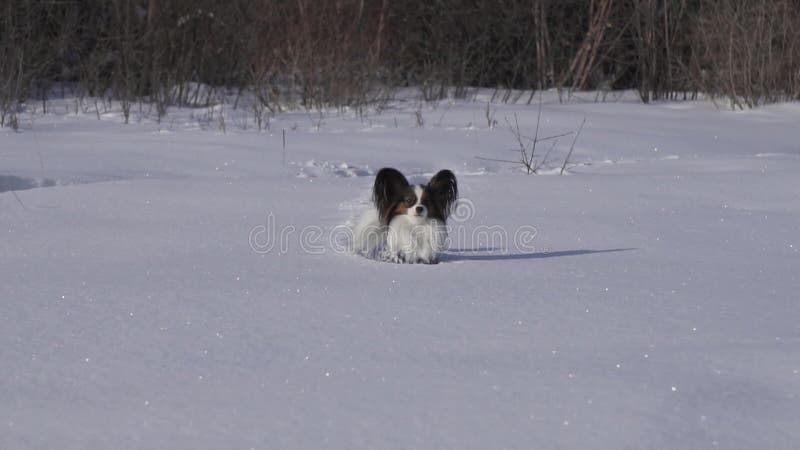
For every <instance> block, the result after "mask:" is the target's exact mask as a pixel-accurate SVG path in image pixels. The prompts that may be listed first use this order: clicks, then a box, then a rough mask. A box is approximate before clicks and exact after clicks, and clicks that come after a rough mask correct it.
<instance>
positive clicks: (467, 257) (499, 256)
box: [439, 248, 636, 262]
mask: <svg viewBox="0 0 800 450" xmlns="http://www.w3.org/2000/svg"><path fill="white" fill-rule="evenodd" d="M631 250H636V249H635V248H610V249H604V250H589V249H580V250H562V251H558V252H537V253H500V252H502V249H496V248H480V249H469V248H456V249H450V250H448V251H447V252H445V253H443V254H441V255H439V260H440V261H441V262H455V261H515V260H523V259H545V258H561V257H564V256H581V255H594V254H597V253H616V252H628V251H631Z"/></svg>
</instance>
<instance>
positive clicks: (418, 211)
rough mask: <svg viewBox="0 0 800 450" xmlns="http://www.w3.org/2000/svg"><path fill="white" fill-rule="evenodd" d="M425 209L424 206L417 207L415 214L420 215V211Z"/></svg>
mask: <svg viewBox="0 0 800 450" xmlns="http://www.w3.org/2000/svg"><path fill="white" fill-rule="evenodd" d="M424 209H425V207H424V206H417V214H422V211H423V210H424Z"/></svg>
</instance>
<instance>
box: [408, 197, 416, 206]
mask: <svg viewBox="0 0 800 450" xmlns="http://www.w3.org/2000/svg"><path fill="white" fill-rule="evenodd" d="M414 200H415V199H413V198H411V197H406V206H414Z"/></svg>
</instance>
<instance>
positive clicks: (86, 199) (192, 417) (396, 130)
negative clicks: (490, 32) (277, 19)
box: [0, 97, 800, 450]
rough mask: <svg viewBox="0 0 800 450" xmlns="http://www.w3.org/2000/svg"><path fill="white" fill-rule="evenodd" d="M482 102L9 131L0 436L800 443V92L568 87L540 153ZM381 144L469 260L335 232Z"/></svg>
mask: <svg viewBox="0 0 800 450" xmlns="http://www.w3.org/2000/svg"><path fill="white" fill-rule="evenodd" d="M483 100H484V98H483V97H479V98H478V99H477V100H475V101H468V102H455V103H452V102H441V103H439V104H438V105H424V106H423V107H422V108H421V109H419V110H418V109H417V105H415V104H414V102H411V101H405V102H396V103H393V104H392V107H391V108H389V109H387V110H384V111H382V112H380V113H377V112H375V111H372V112H370V113H369V114H368V115H366V116H365V117H361V118H359V117H358V116H357V115H356V114H354V113H353V112H352V111H344V112H338V113H337V112H335V111H331V112H328V113H326V114H323V115H319V114H318V113H306V112H294V113H284V114H280V115H278V116H277V117H275V118H274V119H273V120H272V123H271V131H270V132H258V131H257V130H255V129H254V128H253V127H254V125H253V123H252V118H250V119H249V120H250V121H251V122H247V120H248V119H247V117H245V113H244V112H241V111H233V110H230V109H228V110H226V111H225V113H224V114H226V116H225V117H226V120H227V123H226V127H225V128H226V132H225V133H222V132H221V122H220V120H219V114H220V113H221V110H220V111H217V112H216V114H217V116H216V118H214V117H211V113H212V111H210V110H209V109H208V108H198V109H195V110H187V109H183V110H173V111H171V112H170V114H169V116H168V117H167V118H166V119H165V120H164V121H162V123H161V124H158V123H156V122H154V121H153V120H152V119H150V118H145V119H142V118H141V117H139V118H138V119H134V120H132V122H133V123H132V124H130V125H123V124H122V123H121V122H122V120H121V117H120V115H119V112H118V111H117V110H113V109H112V111H111V112H107V113H103V114H101V117H100V120H98V118H97V116H96V114H95V111H94V110H91V111H88V110H87V111H86V112H80V111H79V113H78V114H75V113H74V111H73V110H72V107H71V105H73V103H74V101H73V100H71V99H67V100H63V101H55V102H53V103H52V105H51V112H50V113H48V114H47V115H42V114H35V115H23V117H22V121H21V123H22V130H21V132H19V133H14V132H11V131H9V130H7V129H2V130H0V132H2V134H0V233H1V234H0V235H1V236H2V238H0V342H2V345H0V373H2V377H1V378H0V448H2V449H54V448H58V449H111V448H117V449H250V448H255V449H325V448H329V449H343V450H345V449H410V448H413V449H481V450H483V449H533V448H540V449H615V450H616V449H705V448H723V449H756V448H758V449H791V448H797V446H798V445H800V444H798V443H800V301H798V297H799V296H798V288H800V277H799V276H798V274H800V239H798V230H800V181H798V180H800V175H798V174H800V128H799V127H798V125H797V124H798V123H800V105H797V104H788V105H776V106H771V107H768V108H764V109H758V110H754V111H745V112H731V111H725V110H718V109H716V108H715V107H714V105H713V104H711V103H707V102H691V103H667V104H656V105H641V104H638V103H636V102H634V101H631V100H630V99H622V100H620V101H618V102H615V103H602V104H597V103H581V102H578V101H573V102H571V103H567V104H558V103H557V102H555V101H552V99H546V101H545V104H544V107H543V113H542V124H541V128H542V129H541V131H540V135H551V134H559V133H563V132H568V131H572V130H575V129H576V128H577V127H578V125H579V124H580V122H581V120H582V119H583V118H584V117H585V118H586V125H585V128H584V129H583V132H582V134H581V136H580V140H579V141H578V144H577V146H576V149H575V153H574V154H573V156H572V161H573V162H574V163H576V164H574V165H571V166H572V168H571V169H570V172H569V175H566V176H557V175H538V176H528V175H525V174H524V173H522V172H520V171H518V170H516V169H514V168H513V167H510V166H509V165H508V164H503V163H495V162H487V161H482V160H479V159H476V158H475V157H476V156H483V157H487V158H497V159H507V158H512V159H513V158H514V157H515V156H516V154H515V153H514V152H512V151H511V149H513V148H514V147H515V143H514V140H513V136H512V135H511V133H510V132H509V130H508V126H507V125H506V122H505V119H506V118H509V119H511V120H512V121H513V114H514V113H516V114H517V115H518V118H519V122H520V126H521V128H522V129H523V131H526V132H527V133H529V134H532V133H533V130H534V129H535V123H536V117H537V113H536V110H537V108H536V106H535V105H533V106H525V105H494V104H493V105H491V106H490V113H491V114H493V116H494V119H495V120H496V121H497V125H496V126H493V127H489V122H488V121H487V119H486V112H485V111H486V103H485V101H483ZM67 109H70V112H69V113H67V112H66V110H67ZM417 111H419V113H420V117H421V119H422V120H421V121H422V122H424V123H423V124H422V126H418V124H419V122H420V121H418V120H417V114H416V112H417ZM237 114H240V115H239V116H238V119H237ZM245 127H247V129H244V128H245ZM282 130H286V131H285V133H286V152H285V155H284V152H283V151H282V138H283V136H282V135H283V132H282ZM562 141H563V142H560V143H559V145H558V147H557V148H556V149H555V150H554V151H553V153H552V156H551V158H552V163H551V164H548V165H549V166H552V167H555V166H560V164H561V161H562V160H563V157H564V153H565V152H566V149H567V148H568V146H569V138H562ZM284 161H285V163H284ZM382 166H394V167H397V168H399V169H401V170H402V171H404V172H405V173H408V174H412V175H420V176H423V177H425V176H430V174H431V173H433V172H435V171H436V170H439V169H443V168H450V169H453V170H454V171H455V172H456V174H457V176H458V177H459V183H460V190H461V193H462V197H463V198H464V199H465V200H466V201H465V202H464V203H462V205H461V209H460V210H459V211H460V212H459V213H458V216H457V217H456V220H453V221H451V226H452V227H453V232H454V235H455V236H456V239H454V242H453V245H452V246H451V249H450V250H449V251H448V252H447V254H446V255H444V258H443V262H442V263H441V264H439V265H435V266H425V265H413V266H412V265H393V264H385V263H378V262H374V261H370V260H366V259H363V258H360V257H357V256H353V255H348V254H342V253H341V252H339V251H336V250H337V249H336V245H338V244H341V239H340V237H341V236H339V233H340V232H341V231H342V228H341V227H340V225H342V224H344V223H347V222H348V221H349V220H352V219H353V218H354V217H355V216H356V215H357V214H358V213H359V212H360V211H361V210H362V209H363V208H365V207H366V206H367V198H368V195H369V188H370V186H371V183H372V181H373V179H372V176H371V175H372V174H374V172H375V171H376V170H377V169H378V168H380V167H382ZM486 230H494V231H496V233H494V234H492V236H494V238H495V239H493V240H488V239H485V238H486V236H487V232H486ZM520 230H524V231H526V232H529V235H528V237H529V238H530V237H531V236H533V237H534V239H533V240H532V241H530V240H529V239H528V240H526V239H522V240H520V239H515V236H516V234H517V233H518V232H519V231H520ZM534 230H535V235H533V234H532V233H533V232H534ZM271 233H272V234H271ZM281 233H283V238H280V236H281ZM459 233H460V234H459ZM481 236H482V237H481ZM276 241H277V242H276ZM270 244H275V245H274V246H273V247H270Z"/></svg>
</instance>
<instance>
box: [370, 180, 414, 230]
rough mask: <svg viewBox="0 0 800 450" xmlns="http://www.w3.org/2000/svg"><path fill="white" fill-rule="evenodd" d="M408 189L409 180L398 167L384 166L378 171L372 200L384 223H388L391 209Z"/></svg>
mask: <svg viewBox="0 0 800 450" xmlns="http://www.w3.org/2000/svg"><path fill="white" fill-rule="evenodd" d="M406 189H408V180H406V177H404V176H403V174H402V173H400V171H398V170H397V169H392V168H390V167H384V168H383V169H381V170H379V171H378V175H376V176H375V185H374V186H373V187H372V201H373V202H375V207H376V208H377V209H378V215H379V217H380V221H381V223H382V224H384V225H386V222H387V219H388V217H389V213H390V212H391V209H392V208H393V207H394V205H395V203H396V202H397V201H398V199H399V198H401V197H402V195H403V192H404V191H405V190H406Z"/></svg>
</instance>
